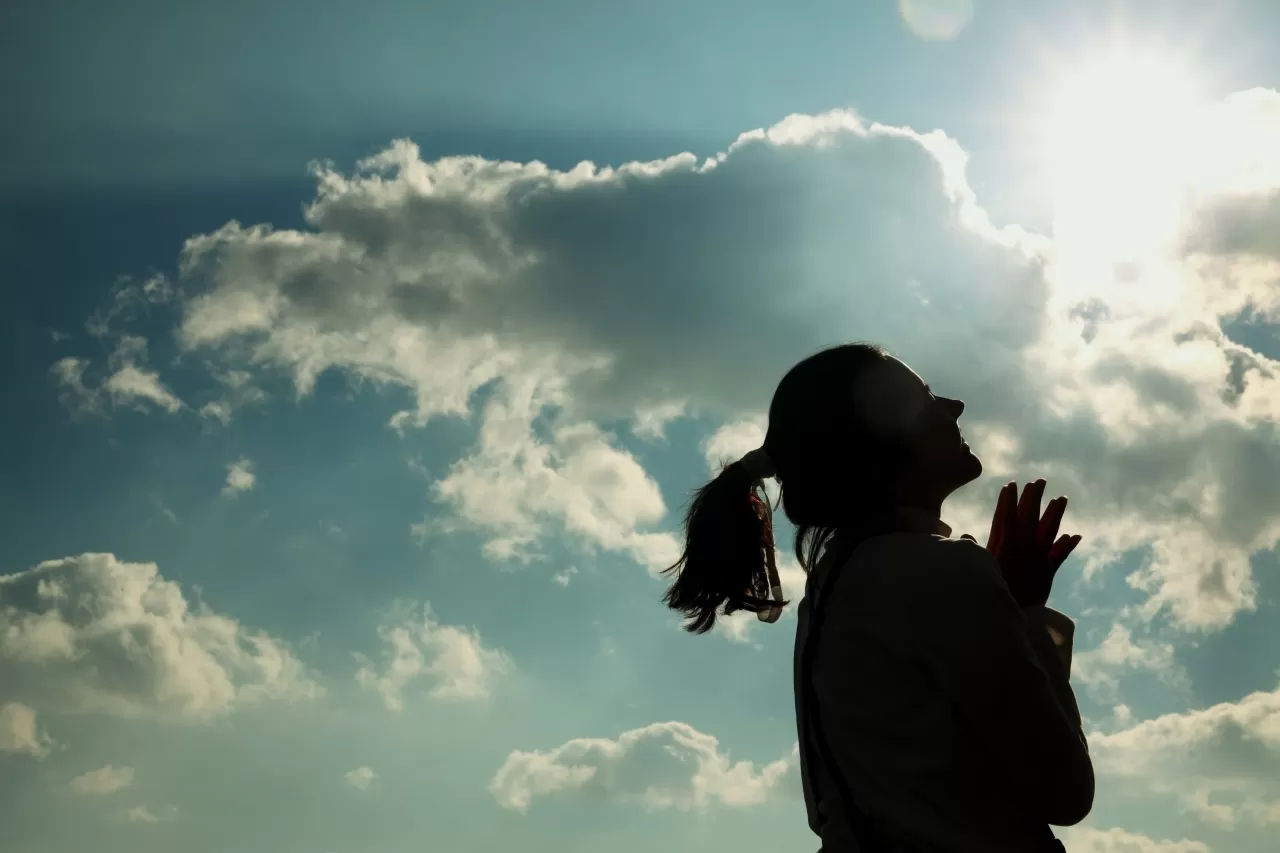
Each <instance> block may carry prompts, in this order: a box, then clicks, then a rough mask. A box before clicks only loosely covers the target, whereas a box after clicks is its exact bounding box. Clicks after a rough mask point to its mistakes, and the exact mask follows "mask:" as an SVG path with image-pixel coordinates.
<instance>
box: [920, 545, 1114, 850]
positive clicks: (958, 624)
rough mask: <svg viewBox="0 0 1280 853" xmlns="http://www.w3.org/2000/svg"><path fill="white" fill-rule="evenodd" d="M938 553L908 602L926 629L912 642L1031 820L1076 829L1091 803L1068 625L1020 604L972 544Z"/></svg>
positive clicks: (993, 564) (1043, 610)
mask: <svg viewBox="0 0 1280 853" xmlns="http://www.w3.org/2000/svg"><path fill="white" fill-rule="evenodd" d="M936 554H937V556H938V560H937V562H936V563H934V564H933V565H932V566H930V567H929V577H928V579H927V580H926V583H928V584H929V586H930V588H929V589H928V590H927V591H922V593H921V594H920V595H918V596H916V598H915V606H916V608H917V615H918V617H919V618H921V619H924V620H928V622H929V624H930V625H931V628H930V629H929V630H922V631H920V632H919V633H918V636H919V637H920V638H921V642H922V643H923V644H924V645H925V652H926V655H927V656H928V657H930V658H931V659H932V660H933V661H934V662H935V665H936V668H937V672H938V674H939V677H940V679H941V681H942V683H943V685H944V689H945V690H946V691H947V692H948V694H949V696H950V698H951V699H952V701H953V702H954V703H955V704H956V706H957V707H958V708H959V709H960V713H961V714H962V715H963V716H964V717H965V718H966V719H967V720H968V721H969V722H970V723H971V724H972V726H973V727H974V729H975V730H976V731H977V732H978V735H979V737H980V738H981V739H982V740H983V742H984V744H985V745H986V747H987V748H988V750H989V751H990V754H991V755H992V756H993V757H994V759H995V761H996V763H997V764H998V765H999V766H1001V767H1002V768H1003V769H1004V770H1005V771H1006V773H1007V774H1008V776H1009V778H1010V780H1011V782H1012V789H1013V790H1014V791H1015V792H1016V793H1017V795H1018V796H1020V797H1022V798H1023V800H1024V805H1025V807H1026V809H1027V810H1028V812H1029V813H1030V814H1032V815H1035V816H1036V817H1037V819H1040V820H1043V821H1044V822H1045V823H1050V824H1054V825H1056V826H1071V825H1074V824H1076V823H1079V822H1080V821H1081V820H1083V819H1084V818H1085V816H1086V815H1088V814H1089V811H1090V809H1091V808H1092V806H1093V794H1094V776H1093V764H1092V762H1091V760H1090V758H1089V748H1088V743H1087V742H1086V740H1085V736H1084V732H1083V730H1082V728H1081V723H1080V712H1079V710H1078V708H1077V706H1076V701H1075V695H1074V694H1073V693H1072V690H1071V683H1070V639H1071V638H1070V634H1071V633H1073V631H1074V626H1070V620H1067V619H1066V617H1064V616H1062V614H1059V613H1056V612H1055V611H1049V610H1048V608H1043V607H1040V608H1025V609H1024V608H1021V607H1019V606H1018V604H1017V603H1016V602H1015V601H1014V600H1013V596H1012V595H1010V593H1009V589H1008V586H1007V585H1006V584H1005V581H1004V578H1003V576H1002V575H1001V572H1000V567H999V565H998V564H997V563H996V561H995V559H994V558H993V557H992V556H991V555H990V554H989V553H987V551H986V550H985V549H984V548H982V547H980V546H979V545H977V544H976V543H973V542H970V541H967V540H963V539H959V540H945V541H941V542H939V543H938V549H937V551H936ZM1064 620H1065V621H1064ZM1068 626H1070V627H1068ZM1050 629H1052V632H1051V630H1050ZM1055 632H1056V633H1057V634H1058V635H1059V637H1060V638H1061V639H1062V640H1063V642H1062V643H1058V642H1056V640H1055V638H1054V636H1053V633H1055ZM1064 646H1065V648H1064Z"/></svg>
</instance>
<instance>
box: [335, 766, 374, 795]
mask: <svg viewBox="0 0 1280 853" xmlns="http://www.w3.org/2000/svg"><path fill="white" fill-rule="evenodd" d="M342 778H343V779H345V780H346V782H347V784H348V785H350V786H351V787H353V788H355V789H356V790H358V791H367V790H369V789H370V788H372V787H373V783H374V780H375V779H377V778H378V774H377V773H374V772H373V768H372V767H367V766H362V767H357V768H356V769H355V770H351V771H348V772H347V773H344V774H342Z"/></svg>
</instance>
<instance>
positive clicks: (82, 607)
mask: <svg viewBox="0 0 1280 853" xmlns="http://www.w3.org/2000/svg"><path fill="white" fill-rule="evenodd" d="M320 693H321V688H320V687H319V686H318V685H317V684H316V683H315V682H314V681H313V680H312V679H311V678H310V677H309V675H308V674H307V672H306V670H305V668H304V667H303V665H302V663H301V662H300V661H299V660H298V659H297V658H296V657H295V656H294V655H293V653H292V652H291V651H290V650H289V649H288V647H287V646H286V645H285V644H284V643H283V642H281V641H280V640H278V639H275V638H273V637H271V636H268V635H267V634H264V633H262V632H260V631H254V630H252V629H249V628H246V627H244V626H242V625H241V624H240V623H239V622H238V621H236V620H235V619H234V618H232V617H230V616H226V615H223V614H220V613H216V612H214V611H213V610H211V609H210V608H209V607H207V606H206V605H204V604H197V605H195V606H192V605H191V604H190V603H188V601H187V599H186V597H185V596H184V595H183V592H182V589H181V587H179V585H178V584H177V583H175V582H173V581H169V580H165V579H164V577H162V576H161V574H160V570H159V568H158V567H157V566H156V565H155V564H154V563H132V562H126V561H123V560H120V559H118V558H117V557H115V556H114V555H112V554H81V555H80V556H78V557H64V558H62V559H58V560H49V561H46V562H43V563H40V564H39V565H37V566H36V567H34V568H32V569H29V570H27V571H23V572H19V573H17V574H12V575H5V576H0V700H12V701H17V702H22V703H24V704H25V705H27V706H29V707H32V708H37V709H40V708H49V709H56V710H65V711H80V712H97V713H103V714H111V715H116V716H120V717H135V718H136V717H146V718H167V719H210V718H213V717H217V716H219V715H222V714H224V713H226V712H228V711H230V710H231V709H232V708H234V707H236V706H238V705H245V704H252V703H256V702H260V701H263V700H267V699H307V698H313V697H315V696H317V695H319V694H320Z"/></svg>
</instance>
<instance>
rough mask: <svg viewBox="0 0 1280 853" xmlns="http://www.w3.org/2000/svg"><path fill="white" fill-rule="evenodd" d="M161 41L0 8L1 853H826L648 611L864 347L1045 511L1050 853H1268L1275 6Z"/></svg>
mask: <svg viewBox="0 0 1280 853" xmlns="http://www.w3.org/2000/svg"><path fill="white" fill-rule="evenodd" d="M170 5H171V4H153V3H141V2H134V3H120V4H114V5H113V7H112V8H110V9H107V8H105V7H103V6H102V5H101V4H90V3H81V2H71V0H61V2H50V3H44V4H35V3H30V4H10V6H8V7H6V8H5V9H4V11H2V12H0V16H3V17H2V19H0V23H2V26H0V32H3V33H4V36H3V39H4V49H3V50H0V73H3V75H4V77H5V79H8V80H19V81H21V82H20V85H16V86H9V87H6V88H5V89H4V91H3V92H0V110H3V113H4V114H5V115H6V116H7V117H8V119H9V120H8V121H7V122H6V126H7V127H9V128H10V132H9V133H8V134H6V135H5V137H4V139H3V140H0V154H2V155H3V156H0V164H2V165H0V223H2V224H3V227H0V275H2V276H3V280H4V282H5V287H4V288H3V290H0V299H2V300H3V309H4V310H3V311H2V312H0V317H2V318H3V319H0V323H2V324H3V334H2V335H0V347H3V352H4V363H5V365H6V370H5V372H4V375H5V383H4V389H5V395H6V398H7V399H6V402H7V406H6V411H8V412H10V413H11V414H10V417H8V418H5V419H3V421H2V422H0V438H3V440H2V441H0V517H3V518H4V519H5V524H4V528H3V529H4V535H3V536H0V576H3V578H2V579H0V827H3V829H2V830H0V832H3V833H4V845H3V846H4V847H5V849H6V850H14V851H17V853H26V851H76V850H81V849H86V848H93V849H98V850H103V851H115V850H119V851H142V852H143V853H145V851H152V850H156V851H159V850H172V849H184V850H192V851H204V850H208V851H223V850H236V851H246V853H248V851H264V853H265V851H270V853H294V851H297V853H304V851H306V853H309V852H310V851H321V853H323V851H330V853H383V851H387V852H388V853H390V852H391V851H408V850H421V849H424V848H426V849H431V850H440V851H450V853H483V852H484V851H490V850H497V849H503V848H505V847H509V846H511V845H520V846H521V847H522V848H524V849H531V850H547V851H552V850H554V851H576V850H588V849H592V850H595V849H600V848H601V846H608V847H610V848H613V849H618V850H621V851H633V850H634V851H641V850H645V851H647V850H652V849H658V848H660V849H670V850H676V851H680V850H690V851H693V850H701V849H707V848H709V847H710V846H712V845H716V846H724V845H730V846H733V847H735V848H739V849H743V850H756V849H759V850H772V849H784V848H792V849H794V848H800V849H804V847H805V845H813V844H814V843H815V842H814V839H813V838H812V837H811V836H810V834H809V832H808V829H807V827H806V826H805V823H804V813H803V806H802V804H801V802H800V799H799V782H798V778H797V775H796V768H795V758H794V752H793V748H794V743H795V735H794V719H793V712H792V704H791V702H792V700H791V692H790V664H791V657H790V655H791V642H792V627H793V625H794V623H793V622H791V621H790V620H791V618H793V617H792V616H791V615H788V616H787V617H786V618H784V619H783V621H782V622H781V623H779V624H778V625H775V626H772V627H770V626H764V625H759V624H756V623H754V622H751V621H746V620H740V619H733V620H728V621H727V622H726V623H724V624H723V625H722V627H721V628H719V629H717V631H716V632H715V633H714V634H713V635H711V636H709V637H703V638H692V637H689V636H688V635H686V634H683V633H682V632H681V631H680V630H679V623H678V620H677V619H676V617H675V616H673V615H671V614H669V613H668V612H666V611H665V610H663V608H662V607H661V605H660V602H659V597H660V595H661V592H662V589H663V585H662V583H661V581H660V580H658V579H657V578H655V576H654V571H655V570H656V569H657V568H659V567H661V566H662V565H664V564H666V563H668V562H670V560H671V559H672V558H673V556H674V554H673V549H674V548H676V547H677V544H676V539H675V536H676V534H677V533H678V525H679V518H680V512H681V510H682V508H683V505H684V502H685V500H686V497H687V495H688V493H689V491H690V490H691V489H692V488H694V487H695V486H697V485H700V484H701V482H702V481H703V480H704V479H705V477H706V476H707V475H708V473H709V471H710V466H711V465H712V464H713V463H714V462H715V461H716V460H717V459H720V458H732V457H735V456H736V455H738V454H740V453H742V452H744V451H746V450H749V449H751V448H752V447H754V446H755V445H756V444H757V443H758V442H759V438H760V428H761V424H762V421H761V418H762V416H763V412H764V409H765V407H767V404H768V398H769V395H770V394H771V392H772V389H773V387H774V384H775V383H776V381H777V379H778V377H779V376H780V375H781V374H782V372H783V371H784V370H785V369H786V367H787V366H789V365H790V364H791V363H793V362H794V361H796V360H798V359H799V358H801V357H803V356H804V355H806V354H807V353H809V352H811V351H813V350H814V349H815V348H817V347H820V346H822V345H825V344H828V343H833V342H836V341H842V340H852V339H871V340H876V341H879V342H881V343H883V344H885V345H886V346H888V347H889V348H890V349H891V350H893V351H894V352H896V353H898V354H899V355H900V356H901V357H903V358H904V359H905V360H906V361H907V362H908V363H910V364H911V365H912V366H913V367H914V368H915V369H916V370H917V371H918V372H919V373H921V375H922V376H924V377H925V378H926V380H928V381H929V382H930V383H932V384H933V385H934V386H935V387H937V388H939V389H940V390H942V391H943V393H948V394H950V395H952V396H959V397H961V398H963V399H965V400H966V401H967V403H968V409H967V411H966V413H965V417H964V419H963V425H964V427H965V431H966V434H967V435H968V437H969V440H970V442H971V443H972V444H973V445H974V447H975V448H976V449H977V450H978V452H979V454H980V455H981V456H982V458H983V459H984V461H985V463H986V468H987V472H986V474H985V475H984V477H983V479H982V480H980V481H979V482H977V483H975V484H973V485H971V486H969V487H968V488H966V489H965V490H964V491H963V492H961V493H959V494H958V495H957V496H956V497H955V498H954V499H953V500H952V501H951V502H950V503H949V504H948V506H947V511H946V518H947V520H948V521H950V522H951V523H952V525H953V526H954V527H955V528H956V529H957V531H972V532H973V533H974V534H975V535H978V536H979V538H982V537H983V531H984V530H985V526H986V520H987V519H988V518H989V513H990V509H991V507H992V506H993V505H994V499H995V494H996V491H997V490H998V488H999V485H1000V484H1001V483H1002V482H1005V481H1006V480H1008V479H1010V478H1014V477H1017V478H1020V479H1024V480H1029V479H1034V478H1035V477H1039V476H1044V477H1046V479H1048V481H1049V483H1050V486H1049V488H1050V490H1051V491H1053V492H1054V493H1065V494H1068V495H1069V496H1070V497H1071V508H1070V510H1069V513H1068V525H1069V526H1070V527H1071V529H1072V530H1073V531H1076V532H1079V533H1081V534H1082V535H1083V536H1084V542H1083V544H1082V545H1081V548H1080V550H1079V552H1078V556H1076V557H1073V558H1072V561H1071V563H1070V564H1069V565H1068V567H1067V569H1066V570H1065V571H1064V576H1063V577H1062V579H1061V580H1060V581H1059V585H1058V589H1057V590H1055V593H1054V603H1055V604H1056V605H1057V606H1058V607H1059V608H1060V609H1062V610H1064V611H1065V612H1067V613H1068V614H1069V615H1071V616H1072V617H1073V618H1075V619H1076V621H1077V624H1078V631H1079V632H1078V635H1077V647H1076V663H1075V670H1074V675H1075V682H1076V685H1077V692H1078V694H1079V696H1080V700H1081V706H1082V709H1083V711H1084V713H1085V716H1086V717H1087V720H1088V726H1089V728H1090V732H1091V744H1092V748H1093V751H1094V755H1095V760H1096V763H1097V766H1098V768H1099V778H1100V782H1099V794H1098V798H1097V803H1096V805H1095V808H1094V811H1093V814H1092V815H1091V816H1090V818H1089V820H1088V821H1087V822H1086V823H1085V824H1084V825H1082V826H1080V827H1076V828H1073V829H1071V830H1068V831H1064V832H1063V833H1062V836H1063V837H1064V839H1065V840H1066V842H1067V846H1068V849H1069V850H1071V851H1072V853H1205V851H1217V853H1221V851H1232V852H1233V853H1234V851H1243V853H1251V851H1258V853H1261V851H1270V850H1273V849H1274V846H1275V838H1276V837H1277V834H1280V787H1277V785H1276V782H1275V779H1276V778H1280V775H1277V773H1276V771H1277V769H1280V735H1278V732H1280V686H1278V685H1277V680H1278V678H1280V674H1278V670H1277V667H1280V659H1277V655H1276V654H1275V652H1274V651H1273V650H1274V649H1276V648H1280V630H1278V629H1277V628H1276V627H1275V621H1274V619H1273V617H1274V614H1275V612H1276V599H1277V590H1278V589H1280V580H1278V576H1277V568H1278V567H1277V559H1276V556H1275V546H1276V543H1277V541H1280V525H1278V524H1277V522H1276V521H1275V519H1276V518H1277V517H1280V487H1277V485H1276V484H1277V483H1280V442H1278V441H1277V432H1276V424H1277V422H1280V402H1278V401H1280V385H1278V384H1277V383H1278V382H1280V380H1278V379H1277V375H1278V374H1277V367H1278V365H1277V360H1278V359H1280V338H1278V337H1277V334H1276V328H1277V325H1276V324H1277V322H1278V318H1280V301H1277V298H1276V289H1275V286H1274V281H1275V275H1276V269H1277V266H1276V265H1277V264H1278V263H1280V234H1278V232H1277V231H1276V224H1275V223H1276V222H1277V221H1280V219H1278V218H1277V210H1280V207H1277V205H1278V204H1280V201H1278V200H1280V156H1277V155H1276V154H1275V153H1274V152H1276V151H1280V92H1278V91H1277V90H1278V89H1280V60H1277V59H1275V58H1274V55H1268V54H1269V51H1268V49H1267V46H1268V45H1269V44H1271V43H1274V39H1275V38H1276V37H1277V35H1280V12H1278V11H1277V10H1276V9H1275V8H1274V7H1273V5H1272V4H1268V3H1264V2H1254V3H1247V2H1233V3H1222V4H1212V8H1206V4H1198V3H1189V2H1180V0H1169V2H1106V3H1103V2H1078V3H1073V4H1071V9H1070V11H1067V10H1065V9H1064V8H1063V7H1064V6H1065V5H1066V4H1056V3H1034V2H1030V3H1013V2H983V0H976V2H974V3H972V4H966V3H964V2H962V0H934V2H932V3H928V2H924V0H919V2H915V3H906V4H898V3H893V2H874V3H872V2H868V3H854V2H845V3H835V2H828V0H804V1H803V2H797V3H792V4H787V6H786V8H785V9H783V7H782V6H780V5H778V4H766V3H759V2H747V3H734V4H728V3H721V2H705V3H681V4H675V3H670V4H668V3H657V4H654V3H648V4H643V5H640V4H630V3H611V4H589V3H584V2H576V0H573V2H568V0H557V2H553V3H544V4H515V3H507V2H499V0H489V2H482V3H481V2H470V3H437V4H409V3H396V2H380V3H369V4H342V3H336V2H326V3H323V4H300V3H293V2H282V3H276V4H271V5H270V8H269V9H263V8H259V7H258V6H257V5H256V4H254V5H251V4H247V3H237V2H231V3H222V4H216V5H209V4H205V5H198V4H186V5H182V6H174V7H172V8H170ZM907 7H910V8H907ZM950 24H954V26H950V30H951V32H949V33H943V32H942V31H943V30H947V29H948V25H950ZM941 35H948V36H949V37H947V38H942V37H940V36H941ZM1046 139H1051V141H1052V143H1053V144H1048V143H1047V142H1046ZM584 162H585V165H580V164H584ZM786 532H787V534H788V535H786V536H784V537H780V538H781V539H783V541H786V542H788V543H789V538H790V537H789V531H786ZM782 568H783V571H784V580H785V582H786V584H787V585H788V588H789V589H790V590H791V591H792V593H793V594H798V592H799V586H800V585H801V581H800V574H799V570H798V568H797V567H796V566H795V564H794V562H793V561H791V560H790V559H789V558H788V559H786V560H784V561H783V565H782Z"/></svg>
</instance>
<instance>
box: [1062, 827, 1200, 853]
mask: <svg viewBox="0 0 1280 853" xmlns="http://www.w3.org/2000/svg"><path fill="white" fill-rule="evenodd" d="M1059 838H1061V839H1062V843H1063V846H1065V847H1066V848H1067V853H1211V850H1210V848H1209V846H1208V845H1207V844H1205V843H1203V842H1201V841H1188V840H1186V839H1182V840H1179V841H1170V840H1168V839H1164V840H1160V841H1157V840H1156V839H1154V838H1148V837H1147V836H1145V835H1140V834H1138V833H1136V832H1128V831H1126V830H1123V829H1116V828H1112V829H1095V828H1093V827H1086V826H1072V827H1068V828H1066V829H1064V830H1061V831H1060V835H1059Z"/></svg>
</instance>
